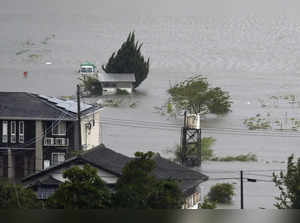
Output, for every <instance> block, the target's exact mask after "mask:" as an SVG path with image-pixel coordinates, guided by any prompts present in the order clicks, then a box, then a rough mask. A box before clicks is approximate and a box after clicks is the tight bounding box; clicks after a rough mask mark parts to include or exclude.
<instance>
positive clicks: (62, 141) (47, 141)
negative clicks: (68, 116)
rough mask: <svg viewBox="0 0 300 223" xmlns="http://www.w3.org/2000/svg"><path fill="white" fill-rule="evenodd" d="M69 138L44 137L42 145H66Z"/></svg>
mask: <svg viewBox="0 0 300 223" xmlns="http://www.w3.org/2000/svg"><path fill="white" fill-rule="evenodd" d="M68 145H69V139H66V138H49V137H45V138H44V146H68Z"/></svg>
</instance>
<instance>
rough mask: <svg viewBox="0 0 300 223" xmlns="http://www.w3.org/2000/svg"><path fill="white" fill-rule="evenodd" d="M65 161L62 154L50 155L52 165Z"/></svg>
mask: <svg viewBox="0 0 300 223" xmlns="http://www.w3.org/2000/svg"><path fill="white" fill-rule="evenodd" d="M64 161H65V154H64V153H52V165H56V164H59V163H62V162H64Z"/></svg>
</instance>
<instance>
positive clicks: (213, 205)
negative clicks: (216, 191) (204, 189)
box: [198, 197, 217, 209]
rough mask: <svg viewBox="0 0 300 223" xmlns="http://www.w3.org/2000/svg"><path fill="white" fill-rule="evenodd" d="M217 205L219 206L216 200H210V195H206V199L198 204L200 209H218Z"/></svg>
mask: <svg viewBox="0 0 300 223" xmlns="http://www.w3.org/2000/svg"><path fill="white" fill-rule="evenodd" d="M216 207H217V204H216V202H214V201H210V200H209V199H208V197H205V198H204V201H203V202H202V203H199V204H198V208H199V209H216Z"/></svg>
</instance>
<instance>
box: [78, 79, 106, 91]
mask: <svg viewBox="0 0 300 223" xmlns="http://www.w3.org/2000/svg"><path fill="white" fill-rule="evenodd" d="M80 80H81V82H82V86H83V90H84V91H85V92H87V93H88V94H89V95H102V86H101V83H100V81H99V80H98V79H96V78H93V77H89V76H87V77H86V78H85V79H83V78H82V79H80Z"/></svg>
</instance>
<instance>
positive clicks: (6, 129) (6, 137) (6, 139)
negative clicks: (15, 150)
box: [2, 120, 8, 143]
mask: <svg viewBox="0 0 300 223" xmlns="http://www.w3.org/2000/svg"><path fill="white" fill-rule="evenodd" d="M4 126H6V128H4ZM4 129H5V132H6V134H4ZM2 143H8V121H7V120H3V121H2Z"/></svg>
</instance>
